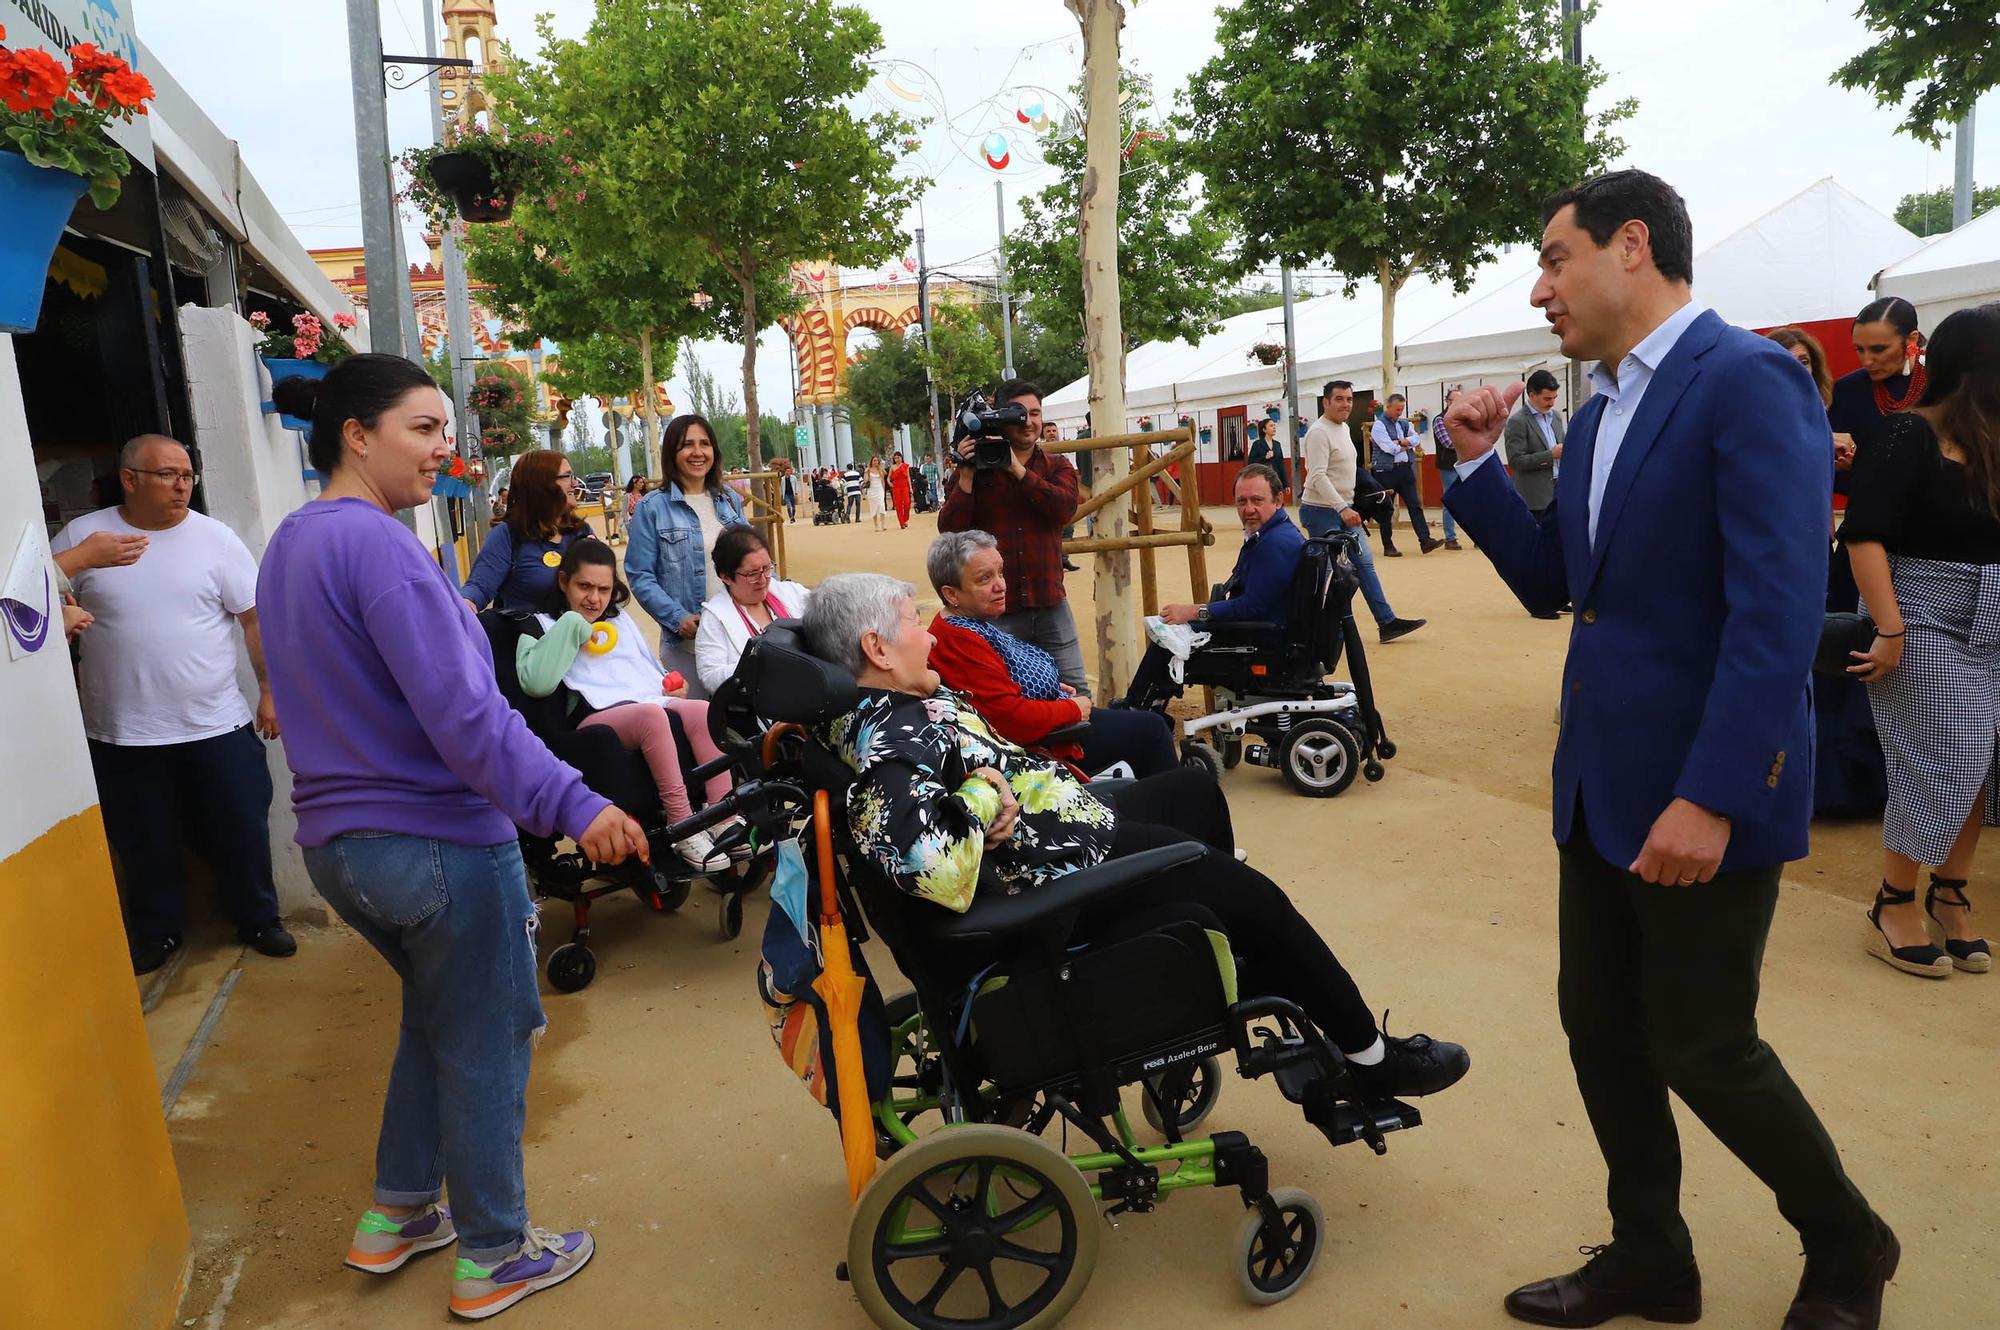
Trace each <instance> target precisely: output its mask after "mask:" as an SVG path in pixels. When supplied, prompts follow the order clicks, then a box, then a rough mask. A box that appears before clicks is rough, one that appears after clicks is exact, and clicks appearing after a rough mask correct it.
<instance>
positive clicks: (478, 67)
mask: <svg viewBox="0 0 2000 1330" xmlns="http://www.w3.org/2000/svg"><path fill="white" fill-rule="evenodd" d="M493 5H494V0H444V54H445V55H446V56H448V57H450V58H452V59H456V60H470V61H471V62H472V68H471V69H470V70H465V69H442V70H439V71H438V100H439V102H440V103H442V105H443V107H444V119H445V123H446V124H448V125H449V124H452V123H454V122H458V123H465V124H470V123H472V122H473V121H475V120H477V119H478V118H479V117H480V116H481V115H482V114H483V113H484V112H485V111H486V94H485V91H484V90H483V88H482V86H481V83H480V76H481V75H482V74H484V73H485V72H486V71H487V70H489V69H493V68H496V67H497V66H498V65H499V64H500V63H501V56H500V39H499V37H498V35H497V34H496V33H495V32H494V26H495V25H496V24H497V23H498V22H499V20H498V19H497V18H495V16H494V13H493Z"/></svg>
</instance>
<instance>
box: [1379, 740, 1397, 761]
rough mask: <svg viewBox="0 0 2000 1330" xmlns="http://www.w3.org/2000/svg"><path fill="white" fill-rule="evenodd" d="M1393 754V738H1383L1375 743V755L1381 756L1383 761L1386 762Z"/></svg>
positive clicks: (1394, 750) (1394, 744) (1394, 748)
mask: <svg viewBox="0 0 2000 1330" xmlns="http://www.w3.org/2000/svg"><path fill="white" fill-rule="evenodd" d="M1395 755H1396V741H1395V740H1393V739H1384V740H1382V741H1381V742H1380V743H1378V744H1376V745H1375V756H1377V757H1379V758H1381V759H1382V760H1383V761H1384V762H1387V761H1388V760H1389V759H1390V758H1393V757H1394V756H1395Z"/></svg>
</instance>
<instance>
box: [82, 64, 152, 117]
mask: <svg viewBox="0 0 2000 1330" xmlns="http://www.w3.org/2000/svg"><path fill="white" fill-rule="evenodd" d="M94 96H95V100H96V102H97V104H98V105H99V106H105V105H106V102H105V100H104V99H105V97H107V96H108V97H109V98H110V100H111V101H113V102H116V103H117V104H118V105H119V106H122V107H124V108H125V109H126V110H128V111H136V112H138V113H139V114H140V115H144V114H146V103H147V102H148V101H150V100H151V99H152V96H153V85H152V83H151V81H150V80H148V79H147V78H146V76H145V75H144V74H135V73H133V72H132V71H131V70H129V69H127V70H122V71H119V72H115V73H110V74H106V75H105V76H104V79H103V81H102V82H101V83H100V84H99V85H98V89H97V92H96V93H95V95H94Z"/></svg>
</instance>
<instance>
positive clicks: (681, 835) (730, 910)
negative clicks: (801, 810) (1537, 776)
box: [479, 609, 772, 993]
mask: <svg viewBox="0 0 2000 1330" xmlns="http://www.w3.org/2000/svg"><path fill="white" fill-rule="evenodd" d="M479 622H480V625H481V626H482V627H484V628H485V629H486V636H487V640H488V641H489V642H490V643H491V645H492V648H493V666H494V672H495V674H496V675H497V677H498V680H499V684H500V693H501V696H503V697H505V698H506V699H507V702H508V704H509V705H511V706H512V707H513V708H514V709H515V710H516V711H519V712H520V713H521V716H522V718H523V719H525V720H526V721H527V723H528V728H529V729H530V730H532V731H533V732H534V733H535V736H536V737H537V738H539V739H540V740H541V741H542V742H543V743H545V744H547V745H548V746H549V751H550V752H552V753H554V754H555V755H556V756H557V757H558V758H560V759H562V760H563V761H564V762H567V763H568V764H569V765H571V766H573V767H575V768H576V769H577V771H579V772H580V773H582V775H583V779H584V783H585V784H586V785H588V786H589V787H590V788H591V789H592V790H595V791H596V792H597V793H599V794H601V795H603V796H604V797H605V798H607V799H609V800H611V802H612V803H614V804H616V805H617V806H618V807H620V808H622V809H624V810H625V811H626V812H628V813H630V814H631V815H632V816H633V817H634V818H636V819H638V821H639V824H640V825H641V826H642V827H644V828H645V829H646V839H647V841H648V842H649V843H650V845H651V847H652V856H653V862H652V865H651V866H650V867H648V866H647V865H645V864H642V863H640V862H639V861H638V860H637V859H631V860H628V861H626V862H625V863H623V864H618V865H615V866H612V865H601V864H597V863H594V862H592V861H591V859H590V856H589V855H587V854H585V853H584V852H583V850H582V848H581V847H580V846H579V847H573V848H571V849H569V850H563V849H562V848H561V846H560V844H559V842H557V841H556V840H552V839H549V838H547V837H543V836H537V835H535V834H533V833H531V832H529V831H527V830H525V829H520V830H519V834H520V841H521V858H522V861H523V862H524V863H525V864H526V865H527V870H528V885H529V886H530V887H531V888H532V889H533V891H534V893H535V895H536V896H537V897H538V898H545V899H553V900H558V901H566V902H568V903H569V905H570V906H571V907H572V909H573V910H574V912H575V917H576V928H575V931H574V932H573V933H572V934H571V935H570V940H569V941H567V942H565V943H563V944H562V945H560V946H558V947H556V948H555V949H554V950H553V951H551V952H550V953H549V960H548V975H549V985H550V987H552V988H554V989H555V990H556V991H557V992H560V993H574V992H576V991H577V990H579V989H581V988H583V987H585V986H586V985H588V984H589V983H590V981H591V980H592V979H593V978H595V977H596V975H597V958H596V956H595V955H593V954H592V952H591V950H590V907H591V903H592V902H594V901H596V900H597V899H598V898H599V897H601V896H606V895H609V894H611V893H612V892H616V891H626V890H630V891H631V892H632V893H633V894H634V895H636V896H638V897H639V899H640V900H642V901H644V902H645V903H646V904H647V905H648V906H650V907H651V908H653V909H654V910H656V911H659V912H660V913H663V914H664V913H671V912H673V911H675V910H678V909H680V907H681V906H683V905H685V904H686V903H687V899H688V895H689V893H690V891H691V890H692V888H693V885H694V882H695V879H697V878H705V879H706V880H707V882H708V884H709V886H710V887H711V888H713V889H714V890H715V891H716V892H717V893H718V894H719V895H720V896H721V900H720V901H719V902H718V907H717V910H716V921H717V924H718V926H719V927H720V928H721V931H722V936H723V937H724V938H729V939H733V938H735V937H736V936H737V935H738V934H740V933H741V932H742V931H743V902H744V898H745V897H746V896H748V895H749V894H750V893H751V892H753V891H755V890H756V889H757V888H758V887H759V886H760V885H762V883H763V882H764V880H765V879H766V878H768V877H769V876H770V872H771V848H770V847H771V844H772V841H771V839H770V838H769V836H768V835H760V834H759V832H758V829H757V827H756V824H755V823H754V822H752V821H751V820H750V819H748V818H747V817H746V818H745V822H744V830H743V831H742V832H740V833H738V834H737V835H736V837H735V838H734V843H733V844H729V843H725V841H724V840H723V836H727V835H728V834H729V833H727V832H725V833H723V834H722V836H718V838H717V845H718V848H722V849H729V850H732V851H733V853H732V854H731V863H730V867H729V868H728V869H727V870H714V871H707V870H702V869H698V868H696V867H694V866H693V865H692V864H689V863H688V862H687V861H686V860H685V859H683V858H681V856H680V854H679V853H678V852H677V851H676V850H675V848H674V847H675V845H676V844H677V843H678V842H680V841H681V840H683V839H685V838H686V837H688V836H691V835H693V834H694V833H695V832H697V831H708V830H711V829H712V828H714V827H716V826H718V825H719V824H720V823H722V822H724V821H726V820H728V819H729V818H730V817H731V816H733V815H737V814H741V813H743V812H744V810H745V807H746V806H748V805H751V804H754V803H755V801H754V800H745V799H744V798H742V797H740V796H742V794H743V791H742V790H741V789H740V788H739V789H738V790H737V791H736V792H735V793H733V794H732V795H731V796H730V797H728V798H726V799H722V800H719V801H717V802H715V803H713V804H709V805H708V806H706V807H698V808H697V809H696V810H695V814H694V816H693V817H691V818H687V819H684V820H683V821H680V822H673V823H669V822H668V821H667V820H666V814H665V812H664V811H663V810H662V809H661V808H660V794H659V787H658V786H657V785H656V784H655V783H654V781H653V774H652V772H651V771H649V770H648V769H647V767H646V760H645V758H643V757H642V756H640V755H639V754H638V753H635V752H631V751H629V750H627V749H626V748H625V746H624V745H623V744H621V743H620V742H619V740H618V736H617V735H616V734H613V733H612V732H611V731H610V730H608V729H605V728H603V727H601V726H594V725H592V726H584V727H582V728H578V727H577V725H576V724H575V722H574V721H572V720H571V719H570V717H569V715H568V708H567V704H566V700H565V698H566V692H567V690H565V689H557V690H556V692H554V693H553V694H551V695H550V696H548V697H530V696H528V695H527V693H526V692H525V691H524V690H523V689H522V687H521V681H520V677H519V676H518V675H517V674H516V673H515V669H514V648H515V644H516V643H517V642H518V641H519V640H520V639H521V638H522V637H538V636H540V635H541V626H540V625H539V624H538V623H537V622H536V621H535V618H534V616H532V615H526V614H510V613H506V612H504V611H501V610H497V609H489V610H486V611H483V612H482V613H481V614H480V616H479ZM669 715H670V717H671V719H672V722H673V725H674V729H675V737H676V738H677V739H678V740H679V747H680V751H681V753H682V755H683V762H682V765H683V768H684V771H685V774H686V777H687V785H688V797H689V798H690V799H692V800H695V801H696V802H697V803H698V802H699V801H700V800H701V798H702V787H703V782H704V781H706V780H707V779H708V777H709V776H711V775H714V774H715V773H716V772H717V771H718V770H721V769H722V768H723V767H724V766H725V765H727V764H728V763H729V762H730V761H731V759H730V757H729V755H728V750H727V749H726V748H725V749H724V755H723V756H722V757H719V758H717V759H715V761H714V762H712V763H710V764H709V765H706V766H697V765H695V764H694V763H693V762H692V760H691V759H690V758H688V757H687V755H688V754H689V753H691V752H692V751H693V750H692V749H691V748H690V747H689V746H688V744H687V741H686V735H685V732H684V731H683V730H682V728H681V721H680V717H678V716H673V715H672V713H669Z"/></svg>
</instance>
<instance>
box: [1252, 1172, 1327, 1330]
mask: <svg viewBox="0 0 2000 1330" xmlns="http://www.w3.org/2000/svg"><path fill="white" fill-rule="evenodd" d="M1271 1204H1272V1205H1273V1206H1274V1207H1275V1208H1276V1209H1277V1212H1278V1222H1277V1223H1275V1224H1273V1223H1272V1222H1271V1221H1270V1220H1269V1219H1267V1218H1266V1217H1265V1215H1264V1210H1263V1207H1262V1206H1252V1207H1251V1208H1250V1213H1249V1214H1247V1215H1245V1216H1244V1219H1243V1226H1242V1227H1241V1228H1239V1229H1238V1230H1237V1231H1236V1282H1237V1284H1238V1286H1239V1287H1241V1288H1242V1290H1243V1296H1244V1297H1246V1298H1248V1299H1249V1300H1250V1301H1252V1302H1254V1303H1256V1304H1258V1305H1259V1306H1269V1305H1270V1304H1271V1303H1274V1302H1283V1301H1284V1300H1285V1299H1286V1298H1289V1297H1291V1296H1292V1294H1294V1293H1296V1292H1298V1291H1299V1286H1300V1285H1301V1284H1303V1283H1305V1282H1306V1276H1307V1275H1309V1274H1311V1273H1312V1270H1313V1267H1314V1266H1315V1265H1317V1264H1319V1253H1320V1249H1321V1248H1322V1247H1323V1246H1325V1242H1324V1238H1325V1235H1326V1216H1325V1215H1324V1214H1322V1213H1321V1212H1320V1208H1319V1202H1318V1201H1316V1200H1314V1199H1313V1198H1312V1195H1311V1193H1309V1192H1304V1191H1301V1190H1299V1188H1297V1187H1275V1188H1273V1189H1272V1191H1271Z"/></svg>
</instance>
